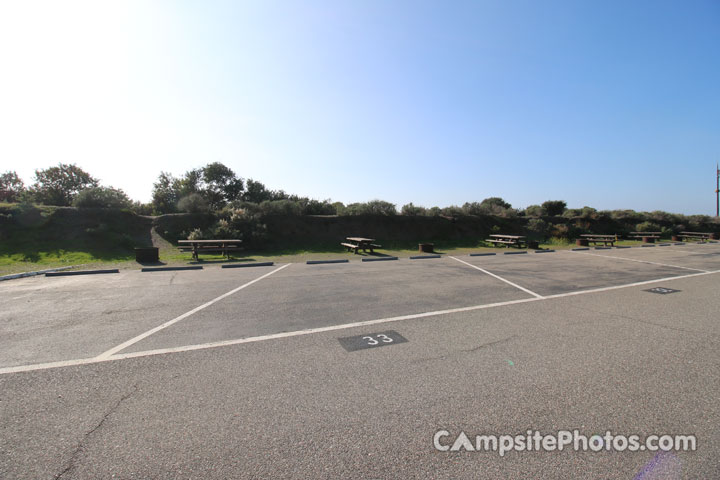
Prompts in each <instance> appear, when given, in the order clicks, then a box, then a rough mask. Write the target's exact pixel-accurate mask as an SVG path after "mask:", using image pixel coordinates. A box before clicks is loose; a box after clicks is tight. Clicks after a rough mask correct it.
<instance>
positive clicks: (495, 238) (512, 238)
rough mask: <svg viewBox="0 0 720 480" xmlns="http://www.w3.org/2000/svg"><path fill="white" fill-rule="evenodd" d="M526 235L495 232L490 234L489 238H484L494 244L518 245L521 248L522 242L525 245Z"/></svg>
mask: <svg viewBox="0 0 720 480" xmlns="http://www.w3.org/2000/svg"><path fill="white" fill-rule="evenodd" d="M526 238H527V237H525V235H506V234H500V233H496V234H493V235H490V238H488V239H487V240H485V241H486V242H488V243H493V244H495V245H505V246H508V247H518V248H522V246H523V244H526V245H527V239H526Z"/></svg>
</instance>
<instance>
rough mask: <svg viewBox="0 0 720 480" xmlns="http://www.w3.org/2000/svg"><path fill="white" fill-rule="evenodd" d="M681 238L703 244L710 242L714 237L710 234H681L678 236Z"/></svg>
mask: <svg viewBox="0 0 720 480" xmlns="http://www.w3.org/2000/svg"><path fill="white" fill-rule="evenodd" d="M677 236H678V237H680V238H684V239H685V241H687V240H698V241H700V242H701V243H702V242H706V241H707V240H710V239H711V238H712V236H713V234H712V233H710V232H680V233H679V234H678V235H677Z"/></svg>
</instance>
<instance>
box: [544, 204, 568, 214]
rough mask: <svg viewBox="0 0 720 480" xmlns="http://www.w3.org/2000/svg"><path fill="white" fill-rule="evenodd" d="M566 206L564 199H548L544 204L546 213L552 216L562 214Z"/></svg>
mask: <svg viewBox="0 0 720 480" xmlns="http://www.w3.org/2000/svg"><path fill="white" fill-rule="evenodd" d="M566 208H567V203H565V201H564V200H548V201H546V202H543V204H542V209H543V210H544V211H545V214H546V215H549V216H551V217H555V216H558V215H562V214H563V212H564V211H565V209H566Z"/></svg>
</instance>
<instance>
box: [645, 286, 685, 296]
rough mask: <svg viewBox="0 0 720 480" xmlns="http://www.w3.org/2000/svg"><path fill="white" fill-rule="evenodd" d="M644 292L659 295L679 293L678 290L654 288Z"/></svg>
mask: <svg viewBox="0 0 720 480" xmlns="http://www.w3.org/2000/svg"><path fill="white" fill-rule="evenodd" d="M645 291H646V292H651V293H659V294H662V295H664V294H666V293H675V292H679V291H680V290H673V289H672V288H664V287H655V288H651V289H650V290H645Z"/></svg>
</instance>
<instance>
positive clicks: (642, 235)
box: [628, 232, 662, 240]
mask: <svg viewBox="0 0 720 480" xmlns="http://www.w3.org/2000/svg"><path fill="white" fill-rule="evenodd" d="M660 235H662V232H630V235H628V238H635V239H638V240H639V239H642V238H652V239H653V240H659V239H660Z"/></svg>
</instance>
